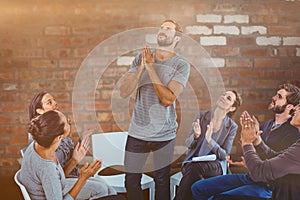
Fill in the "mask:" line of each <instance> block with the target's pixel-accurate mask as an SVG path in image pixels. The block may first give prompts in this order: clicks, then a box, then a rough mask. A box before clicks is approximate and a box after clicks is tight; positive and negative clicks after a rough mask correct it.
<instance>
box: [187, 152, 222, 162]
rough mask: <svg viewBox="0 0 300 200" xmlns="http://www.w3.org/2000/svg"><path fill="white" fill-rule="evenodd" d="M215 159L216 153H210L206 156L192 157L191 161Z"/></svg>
mask: <svg viewBox="0 0 300 200" xmlns="http://www.w3.org/2000/svg"><path fill="white" fill-rule="evenodd" d="M216 159H217V156H216V154H210V155H206V156H197V157H193V158H192V162H200V161H214V160H216Z"/></svg>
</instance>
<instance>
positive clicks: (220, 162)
mask: <svg viewBox="0 0 300 200" xmlns="http://www.w3.org/2000/svg"><path fill="white" fill-rule="evenodd" d="M241 103H242V99H241V97H240V95H239V94H238V93H237V92H236V91H234V90H230V91H227V92H225V93H224V94H223V95H221V96H220V97H219V99H218V101H217V102H216V105H215V108H214V109H213V110H212V111H200V112H199V113H198V114H197V116H196V117H195V120H194V122H193V123H192V129H191V131H190V133H189V135H188V137H187V139H186V145H187V147H188V151H187V156H186V159H185V161H184V162H183V166H182V170H181V171H182V174H183V177H182V179H181V181H180V184H179V187H178V189H177V193H176V197H175V199H176V200H183V199H184V200H188V199H192V193H191V186H192V184H193V183H194V182H196V181H197V180H200V179H204V178H209V177H213V176H217V175H222V174H226V171H227V161H226V156H229V154H230V151H231V147H232V143H233V140H234V138H235V135H236V132H237V129H238V126H237V124H236V123H235V122H234V121H233V120H232V119H231V116H232V115H233V113H234V112H235V111H236V110H237V108H238V107H239V106H240V105H241ZM210 154H215V155H216V160H212V161H201V162H194V161H192V160H193V158H195V157H198V156H205V155H210Z"/></svg>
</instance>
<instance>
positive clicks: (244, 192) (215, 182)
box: [192, 174, 272, 200]
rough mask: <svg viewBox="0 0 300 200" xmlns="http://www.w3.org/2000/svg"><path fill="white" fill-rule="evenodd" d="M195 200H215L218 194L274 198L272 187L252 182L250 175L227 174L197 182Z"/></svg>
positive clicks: (193, 187)
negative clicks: (214, 197)
mask: <svg viewBox="0 0 300 200" xmlns="http://www.w3.org/2000/svg"><path fill="white" fill-rule="evenodd" d="M192 193H193V197H194V199H195V200H204V199H205V200H207V199H213V196H215V195H218V194H226V195H239V196H251V197H260V198H272V187H271V186H268V185H267V184H264V183H257V182H254V181H252V180H251V178H250V177H249V175H248V174H227V175H221V176H216V177H212V178H208V179H204V180H200V181H197V182H195V183H194V184H193V185H192Z"/></svg>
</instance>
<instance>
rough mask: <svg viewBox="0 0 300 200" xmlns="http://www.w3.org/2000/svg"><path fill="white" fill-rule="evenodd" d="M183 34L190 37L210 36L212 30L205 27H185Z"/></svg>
mask: <svg viewBox="0 0 300 200" xmlns="http://www.w3.org/2000/svg"><path fill="white" fill-rule="evenodd" d="M185 33H186V34H191V35H211V34H212V29H211V28H208V27H207V26H187V27H185Z"/></svg>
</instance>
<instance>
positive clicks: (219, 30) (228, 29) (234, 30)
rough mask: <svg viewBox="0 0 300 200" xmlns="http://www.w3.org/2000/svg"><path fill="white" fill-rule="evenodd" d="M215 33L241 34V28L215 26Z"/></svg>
mask: <svg viewBox="0 0 300 200" xmlns="http://www.w3.org/2000/svg"><path fill="white" fill-rule="evenodd" d="M214 34H229V35H239V34H240V29H239V28H238V27H237V26H214Z"/></svg>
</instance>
